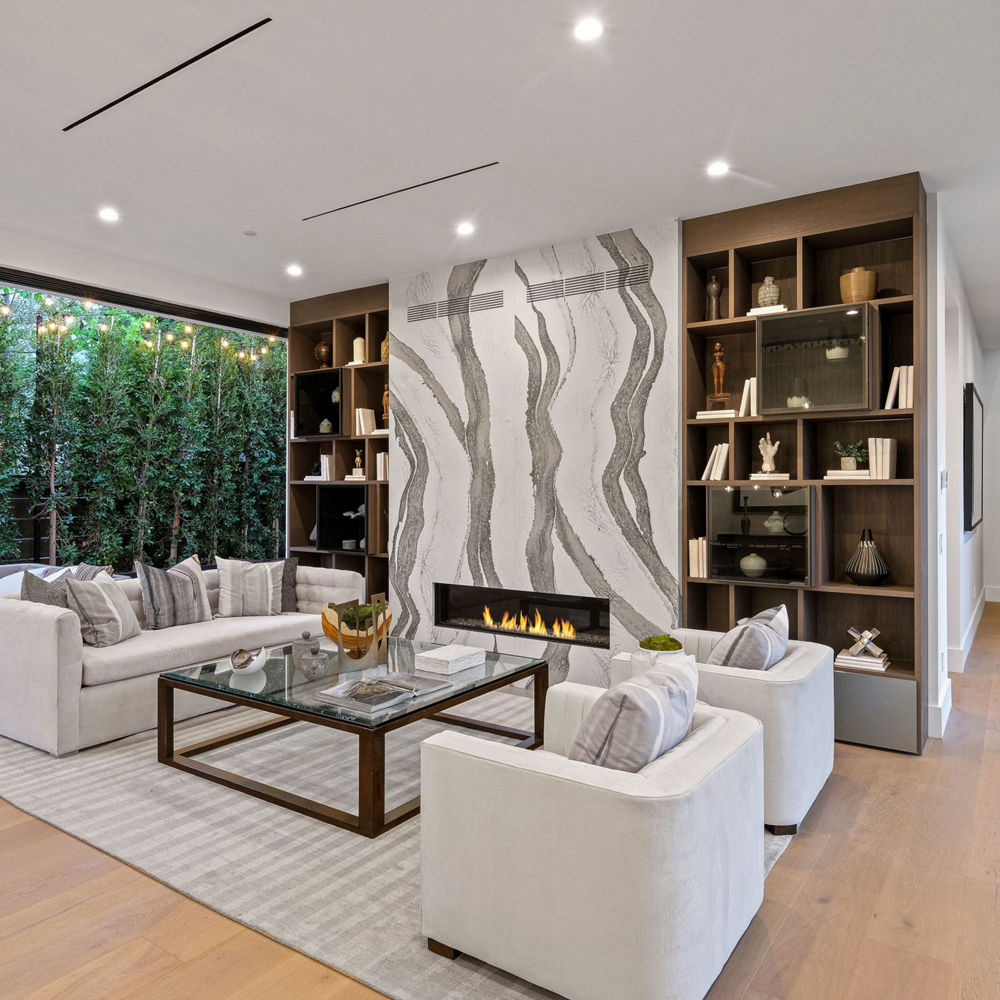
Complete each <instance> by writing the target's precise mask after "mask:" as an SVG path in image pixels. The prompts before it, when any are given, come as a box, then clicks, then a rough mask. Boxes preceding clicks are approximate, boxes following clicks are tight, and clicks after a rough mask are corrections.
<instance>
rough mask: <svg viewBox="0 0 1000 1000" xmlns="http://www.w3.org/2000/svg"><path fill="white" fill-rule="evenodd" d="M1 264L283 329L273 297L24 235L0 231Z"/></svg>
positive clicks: (283, 307) (284, 309)
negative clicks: (269, 324) (209, 310)
mask: <svg viewBox="0 0 1000 1000" xmlns="http://www.w3.org/2000/svg"><path fill="white" fill-rule="evenodd" d="M0 266H3V267H8V268H13V269H16V270H19V271H33V272H35V273H36V274H42V275H45V276H50V277H54V278H62V279H64V280H66V281H76V282H79V283H81V284H89V285H93V286H94V287H97V288H104V289H107V290H109V291H116V292H127V293H131V294H132V295H142V296H146V297H147V298H154V299H163V300H164V301H166V302H171V303H177V304H178V305H180V306H190V307H193V308H196V309H211V310H213V311H215V312H221V313H226V314H228V315H230V316H235V317H238V318H240V319H250V320H257V321H258V322H261V323H273V324H275V325H276V326H288V302H287V301H285V300H283V299H279V298H277V297H276V296H273V295H264V294H262V293H259V292H255V291H253V290H251V289H246V288H234V287H232V286H229V285H222V284H218V283H217V282H213V281H206V280H204V279H203V278H199V277H197V276H196V275H191V274H182V273H180V272H178V271H169V270H165V269H164V268H162V267H158V266H156V265H154V264H146V263H142V262H141V261H135V260H127V259H125V258H122V257H114V256H111V255H109V254H99V253H94V252H93V251H91V250H85V249H82V248H80V247H74V246H66V245H64V244H59V243H52V242H49V241H47V240H42V239H38V238H37V237H34V236H26V235H24V234H23V233H12V232H5V231H3V230H0Z"/></svg>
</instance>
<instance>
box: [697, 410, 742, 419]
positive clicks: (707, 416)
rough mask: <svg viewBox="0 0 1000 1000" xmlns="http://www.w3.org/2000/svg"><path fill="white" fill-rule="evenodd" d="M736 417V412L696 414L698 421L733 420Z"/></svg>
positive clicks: (716, 411) (712, 411) (708, 411)
mask: <svg viewBox="0 0 1000 1000" xmlns="http://www.w3.org/2000/svg"><path fill="white" fill-rule="evenodd" d="M735 416H736V411H735V410H732V409H729V410H699V411H698V412H697V413H696V414H695V419H697V420H731V419H732V418H733V417H735Z"/></svg>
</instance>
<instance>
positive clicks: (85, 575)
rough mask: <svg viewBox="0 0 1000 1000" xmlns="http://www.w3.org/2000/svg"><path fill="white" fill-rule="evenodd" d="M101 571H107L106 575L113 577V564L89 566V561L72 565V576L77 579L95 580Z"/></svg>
mask: <svg viewBox="0 0 1000 1000" xmlns="http://www.w3.org/2000/svg"><path fill="white" fill-rule="evenodd" d="M101 573H107V575H108V576H111V577H113V576H114V575H115V568H114V566H91V565H90V563H80V565H79V566H74V567H73V576H74V577H75V578H76V579H77V580H96V579H97V577H98V576H100V574H101Z"/></svg>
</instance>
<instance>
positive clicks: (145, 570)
mask: <svg viewBox="0 0 1000 1000" xmlns="http://www.w3.org/2000/svg"><path fill="white" fill-rule="evenodd" d="M135 575H136V577H138V580H139V589H140V591H141V592H142V609H143V613H144V614H145V617H146V627H147V628H150V629H160V628H173V627H174V626H175V625H190V624H192V623H193V622H203V621H208V620H209V619H210V618H211V617H212V609H211V607H210V606H209V603H208V590H207V589H206V587H205V583H204V581H203V580H202V576H201V563H200V562H199V561H198V557H197V556H191V557H190V558H189V559H185V560H184V561H183V562H181V563H178V564H177V565H176V566H174V567H172V568H171V569H156V568H155V567H153V566H147V565H146V564H145V563H141V562H137V563H136V564H135Z"/></svg>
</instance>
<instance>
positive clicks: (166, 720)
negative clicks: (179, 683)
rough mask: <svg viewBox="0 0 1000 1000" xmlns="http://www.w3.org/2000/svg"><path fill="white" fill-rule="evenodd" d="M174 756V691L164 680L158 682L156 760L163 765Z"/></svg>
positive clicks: (160, 679) (159, 679)
mask: <svg viewBox="0 0 1000 1000" xmlns="http://www.w3.org/2000/svg"><path fill="white" fill-rule="evenodd" d="M173 755H174V689H173V687H172V686H171V685H170V684H168V683H167V681H166V680H164V678H162V677H160V678H158V679H157V682H156V759H157V760H158V761H159V762H160V763H161V764H162V763H163V762H164V761H167V760H170V758H171V757H173Z"/></svg>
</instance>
